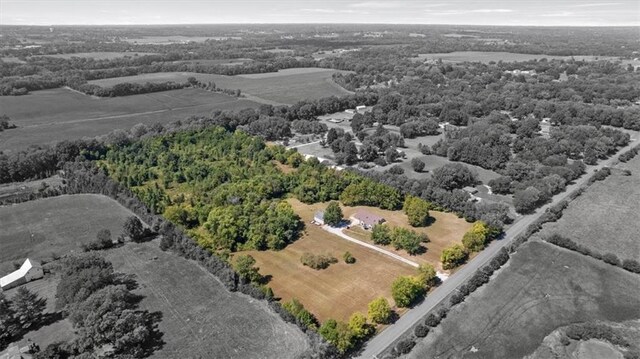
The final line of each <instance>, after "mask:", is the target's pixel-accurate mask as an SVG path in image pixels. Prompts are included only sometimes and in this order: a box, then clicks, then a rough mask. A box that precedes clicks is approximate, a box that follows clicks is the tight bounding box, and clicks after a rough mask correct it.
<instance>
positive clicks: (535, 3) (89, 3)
mask: <svg viewBox="0 0 640 359" xmlns="http://www.w3.org/2000/svg"><path fill="white" fill-rule="evenodd" d="M0 23H1V24H3V25H8V24H17V25H22V24H25V25H27V24H29V25H53V24H56V25H67V24H82V25H94V24H188V23H192V24H193V23H199V24H215V23H390V24H394V23H396V24H398V23H399V24H469V25H542V26H555V25H570V26H582V25H588V26H610V25H617V26H629V25H632V26H640V0H522V1H521V0H510V1H509V0H485V1H474V0H448V1H444V0H440V1H439V0H387V1H358V0H298V1H294V0H279V1H268V0H228V1H220V0H208V1H205V0H172V1H167V0H156V1H151V0H142V1H139V0H108V1H107V0H0Z"/></svg>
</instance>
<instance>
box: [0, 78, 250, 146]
mask: <svg viewBox="0 0 640 359" xmlns="http://www.w3.org/2000/svg"><path fill="white" fill-rule="evenodd" d="M258 106H259V104H258V103H256V102H253V101H250V100H247V99H238V98H235V97H231V96H227V95H223V94H219V93H212V92H208V91H204V90H200V89H181V90H173V91H164V92H156V93H150V94H142V95H132V96H124V97H113V98H94V97H91V96H87V95H84V94H81V93H78V92H73V91H70V90H66V89H53V90H43V91H35V92H33V93H31V94H29V95H26V96H0V108H2V110H3V113H5V114H7V115H8V116H9V117H11V119H12V122H13V123H15V124H16V126H18V128H16V129H13V130H11V131H4V132H0V150H12V149H24V148H27V147H29V146H31V145H42V144H47V143H52V142H55V141H62V140H69V139H77V138H82V137H95V136H99V135H103V134H106V133H109V132H111V131H113V130H115V129H129V128H131V127H132V126H133V125H135V124H138V123H143V124H146V125H151V124H153V123H163V124H166V123H170V122H173V121H176V120H181V119H185V118H188V117H190V116H193V115H207V114H209V113H211V112H213V111H215V110H238V109H243V108H249V107H251V108H257V107H258Z"/></svg>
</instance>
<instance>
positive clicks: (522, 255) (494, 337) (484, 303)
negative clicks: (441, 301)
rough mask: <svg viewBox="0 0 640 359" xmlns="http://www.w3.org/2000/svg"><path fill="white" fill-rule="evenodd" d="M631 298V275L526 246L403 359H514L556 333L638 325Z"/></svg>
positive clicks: (635, 291)
mask: <svg viewBox="0 0 640 359" xmlns="http://www.w3.org/2000/svg"><path fill="white" fill-rule="evenodd" d="M639 298H640V276H638V275H637V274H633V273H630V272H627V271H625V270H623V269H621V268H618V267H614V266H612V265H609V264H606V263H604V262H602V261H599V260H596V259H593V258H591V257H587V256H583V255H581V254H579V253H576V252H571V251H568V250H565V249H562V248H559V247H556V246H553V245H551V244H548V243H544V242H538V241H532V242H529V243H527V244H524V245H522V246H521V247H520V248H519V249H518V251H517V252H516V253H515V254H513V256H512V258H511V259H510V260H509V262H508V264H507V266H506V267H505V268H504V269H502V270H500V271H499V272H498V273H497V274H496V275H495V277H494V278H493V279H491V281H490V282H489V283H488V284H486V285H484V286H482V287H481V288H480V289H478V290H477V291H475V292H474V293H472V294H471V295H470V296H469V297H467V298H466V299H465V301H464V302H463V303H461V304H459V305H457V306H455V307H454V308H453V309H451V311H450V312H449V314H448V316H447V317H446V319H444V320H443V321H442V323H441V324H440V325H439V326H438V327H436V328H435V329H434V330H432V332H431V333H429V335H428V336H427V337H426V338H424V339H422V340H420V341H418V344H417V345H416V347H415V348H414V349H413V351H412V352H411V354H410V355H409V356H408V357H409V358H496V359H498V358H522V357H523V356H525V355H529V354H531V353H533V352H534V351H535V350H536V348H538V347H539V345H540V344H541V343H542V341H543V339H544V338H545V337H546V336H547V335H548V334H550V333H551V332H553V331H554V330H556V329H557V328H558V327H562V326H566V325H568V324H572V323H580V322H589V321H596V320H602V321H612V322H622V321H627V320H633V319H638V318H640V299H639ZM461 323H464V324H463V325H461ZM472 348H474V349H473V350H472Z"/></svg>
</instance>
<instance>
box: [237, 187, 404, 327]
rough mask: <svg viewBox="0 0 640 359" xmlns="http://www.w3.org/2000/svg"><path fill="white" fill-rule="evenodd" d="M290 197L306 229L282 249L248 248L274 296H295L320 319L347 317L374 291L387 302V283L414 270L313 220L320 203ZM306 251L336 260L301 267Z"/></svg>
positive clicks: (364, 308)
mask: <svg viewBox="0 0 640 359" xmlns="http://www.w3.org/2000/svg"><path fill="white" fill-rule="evenodd" d="M288 202H289V203H290V204H291V205H292V206H293V208H294V210H295V211H296V213H298V215H299V216H300V217H301V218H302V220H303V221H304V223H305V225H306V229H305V234H304V235H303V237H302V238H300V239H298V240H297V241H296V242H294V243H293V244H290V245H288V246H287V247H286V248H285V249H283V250H281V251H277V252H274V251H246V252H242V253H244V254H250V255H252V256H253V257H254V258H255V259H256V262H257V264H256V265H257V266H258V267H260V273H261V274H262V275H266V276H271V280H270V282H269V283H268V286H269V287H271V289H273V291H274V293H275V295H276V297H279V298H282V300H283V301H288V300H290V299H291V298H294V297H295V298H297V299H298V300H300V302H301V303H302V304H304V306H305V307H306V308H307V309H308V310H309V311H310V312H312V313H313V314H314V315H315V316H316V317H317V318H318V319H319V320H320V321H324V320H327V319H329V318H333V319H336V320H348V319H349V316H350V315H351V314H352V313H354V312H356V311H360V312H362V313H366V312H367V305H368V304H369V302H370V301H372V300H373V299H375V298H376V297H378V296H384V297H386V298H387V299H388V300H389V302H390V303H393V299H392V298H391V283H392V282H393V280H394V279H395V278H396V277H398V276H400V275H413V274H416V271H415V269H414V268H413V267H411V266H409V265H407V264H404V263H402V262H400V261H398V260H395V259H393V258H390V257H387V256H385V255H383V254H381V253H378V252H376V251H373V250H371V249H367V248H365V247H363V246H360V245H358V244H355V243H352V242H349V241H347V240H345V239H342V238H340V237H338V236H335V235H333V234H331V233H329V232H327V231H325V230H323V229H322V228H320V227H318V226H316V225H314V224H312V223H311V220H312V218H313V214H314V213H315V212H316V210H318V209H321V208H324V207H325V205H323V204H314V205H306V204H304V203H302V202H300V201H298V200H296V199H290V200H288ZM346 251H349V252H350V253H351V254H352V255H353V256H354V257H355V258H356V263H354V264H346V263H345V262H344V260H343V259H342V255H343V254H344V252H346ZM304 252H311V253H313V254H323V253H329V254H331V255H333V256H334V257H336V258H337V259H338V263H336V264H332V265H331V266H329V268H327V269H324V270H314V269H311V268H309V267H305V266H303V265H302V263H301V262H300V257H301V256H302V254H303V253H304Z"/></svg>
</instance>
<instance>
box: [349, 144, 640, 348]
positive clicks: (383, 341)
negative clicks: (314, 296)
mask: <svg viewBox="0 0 640 359" xmlns="http://www.w3.org/2000/svg"><path fill="white" fill-rule="evenodd" d="M635 145H636V141H634V142H631V144H630V145H628V146H626V147H624V148H622V149H621V150H620V151H618V153H616V154H615V155H614V156H611V157H610V158H609V159H607V160H605V161H602V162H601V163H599V164H598V165H596V166H588V167H587V173H586V174H585V175H583V176H582V177H580V178H579V179H577V180H576V181H575V183H573V184H571V185H569V186H567V189H566V191H565V192H562V193H560V194H557V195H556V196H554V197H553V199H552V202H551V203H548V204H546V205H545V206H543V207H541V208H539V209H538V210H537V211H536V212H535V213H533V214H530V215H526V216H522V217H519V218H517V219H516V221H515V223H514V224H513V225H512V226H511V227H509V229H507V230H506V232H505V236H504V237H503V239H501V240H498V241H494V242H492V243H490V244H489V246H488V247H487V248H485V249H484V250H483V251H482V252H480V253H479V254H478V255H477V256H476V257H475V258H473V260H471V261H470V262H469V263H467V264H466V265H465V266H464V267H462V268H461V269H460V270H458V271H457V272H456V273H454V274H453V275H451V276H450V277H449V278H448V279H447V280H446V281H444V282H443V283H442V284H441V285H440V286H439V287H438V288H436V289H435V290H434V291H433V292H431V293H430V294H429V296H428V297H427V298H426V299H425V300H424V301H423V302H422V303H420V304H419V305H417V306H415V307H414V308H413V309H411V310H410V311H408V312H407V313H405V314H404V315H403V316H402V317H400V319H399V320H398V321H397V322H396V323H395V324H393V325H391V326H389V327H388V328H387V329H385V330H384V331H383V332H382V333H380V334H378V335H376V336H375V337H373V338H372V339H371V340H370V341H369V342H368V343H367V344H366V345H365V347H364V348H363V351H362V353H361V354H360V356H359V358H362V359H372V358H377V355H379V354H380V353H382V352H383V351H384V350H385V349H387V348H388V347H389V346H391V344H393V342H394V341H396V340H397V339H398V338H399V337H400V336H401V335H402V334H403V333H404V332H406V331H407V330H409V329H410V328H412V327H413V325H415V324H416V323H417V322H418V321H420V320H421V319H422V318H423V317H424V316H425V315H427V313H429V311H431V310H432V309H433V308H434V307H436V306H437V305H438V304H440V302H442V301H443V300H444V299H445V298H446V297H447V296H448V295H449V294H451V293H453V292H454V291H455V290H456V289H457V288H458V287H459V286H460V285H462V284H463V283H465V282H466V281H467V280H468V279H469V278H471V276H473V274H474V273H475V272H476V271H477V270H478V269H480V268H482V267H483V266H485V265H486V264H487V263H488V262H489V261H491V259H492V258H493V257H494V256H495V255H496V254H497V253H498V251H499V250H500V249H501V248H503V247H505V246H507V245H509V244H510V243H511V242H512V241H513V240H514V239H515V238H516V237H517V236H518V235H519V234H520V233H523V232H524V231H525V230H526V229H527V227H528V226H529V225H530V224H531V223H533V222H534V221H535V220H536V219H538V217H540V215H542V214H543V213H544V211H545V210H546V209H547V208H549V207H551V206H553V205H556V204H557V203H559V202H560V201H562V200H563V199H566V198H568V197H569V195H570V194H571V193H572V192H573V191H575V190H576V189H577V188H578V187H580V186H582V185H583V184H585V183H586V182H587V180H588V179H589V177H591V175H592V174H593V171H594V170H599V169H601V168H603V167H605V166H611V165H612V163H613V162H615V161H617V159H618V156H619V155H620V154H621V153H622V152H625V151H628V150H630V149H631V148H632V147H633V146H635Z"/></svg>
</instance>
